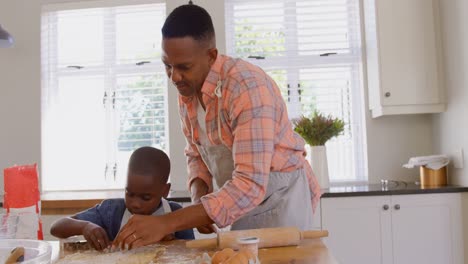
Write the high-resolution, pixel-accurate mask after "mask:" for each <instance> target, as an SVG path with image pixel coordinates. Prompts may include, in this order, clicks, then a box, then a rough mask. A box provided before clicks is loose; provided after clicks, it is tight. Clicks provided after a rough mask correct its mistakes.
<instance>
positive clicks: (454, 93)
mask: <svg viewBox="0 0 468 264" xmlns="http://www.w3.org/2000/svg"><path fill="white" fill-rule="evenodd" d="M440 7H441V25H442V40H443V43H442V44H443V57H444V59H445V65H444V66H445V67H444V68H445V76H446V78H445V88H446V97H447V102H448V105H447V111H446V112H445V113H442V114H438V115H434V117H433V120H434V121H433V123H434V124H433V129H434V142H435V145H434V148H435V150H436V151H439V152H441V153H447V154H451V155H453V153H454V151H456V150H457V149H459V148H463V150H464V153H465V158H464V160H463V163H464V168H463V169H455V168H454V167H453V165H451V166H450V168H449V177H450V178H451V179H450V180H451V182H453V183H455V184H460V185H468V168H467V167H466V166H468V163H467V158H466V155H468V116H467V115H468V27H467V25H468V1H466V0H450V1H441V5H440ZM467 206H468V194H467V193H464V194H463V202H462V208H463V220H462V223H467V221H468V207H467ZM463 236H464V240H465V243H464V245H465V249H464V252H465V259H468V243H467V242H468V228H467V226H466V225H465V224H464V225H463Z"/></svg>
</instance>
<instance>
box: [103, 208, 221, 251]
mask: <svg viewBox="0 0 468 264" xmlns="http://www.w3.org/2000/svg"><path fill="white" fill-rule="evenodd" d="M212 223H213V220H211V219H210V217H209V216H208V214H207V213H206V211H205V209H204V208H203V205H202V204H194V205H191V206H188V207H185V208H182V209H180V210H177V211H175V212H171V213H168V214H165V215H162V216H151V215H133V216H132V217H130V219H129V221H128V222H127V224H125V226H124V227H123V228H122V229H121V230H120V232H119V234H118V235H117V237H116V238H115V240H114V242H113V243H112V247H113V248H119V247H120V248H121V249H125V248H130V249H131V248H136V247H141V246H145V245H149V244H154V243H157V242H159V241H161V240H162V239H163V238H164V237H165V236H166V235H168V234H171V233H174V232H176V231H180V230H185V229H189V228H194V227H197V226H206V225H209V224H212Z"/></svg>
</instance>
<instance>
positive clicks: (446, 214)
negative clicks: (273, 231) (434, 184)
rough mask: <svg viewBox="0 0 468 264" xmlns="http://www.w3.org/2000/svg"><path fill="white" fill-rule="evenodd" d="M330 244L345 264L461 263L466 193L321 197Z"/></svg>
mask: <svg viewBox="0 0 468 264" xmlns="http://www.w3.org/2000/svg"><path fill="white" fill-rule="evenodd" d="M321 205H322V207H321V209H322V227H323V229H326V230H328V231H329V237H328V238H326V239H324V241H325V244H326V245H327V246H328V248H329V249H330V250H331V252H333V255H334V256H335V257H336V258H337V260H338V261H339V262H340V263H350V264H352V263H359V264H362V263H369V264H371V263H372V264H377V263H381V264H390V263H393V264H410V263H425V264H431V263H434V264H436V263H437V264H440V263H445V264H451V263H453V264H455V263H456V264H461V263H463V238H462V234H461V233H462V225H461V195H460V194H459V193H450V194H416V195H393V196H361V197H341V198H322V204H321Z"/></svg>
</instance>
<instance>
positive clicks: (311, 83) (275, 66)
mask: <svg viewBox="0 0 468 264" xmlns="http://www.w3.org/2000/svg"><path fill="white" fill-rule="evenodd" d="M358 2H359V1H357V0H296V1H294V0H271V1H260V0H226V36H227V37H226V38H227V39H226V42H227V51H228V54H229V55H231V56H234V57H241V58H244V59H246V60H248V61H250V62H252V63H254V64H257V65H259V66H260V67H261V68H263V69H264V70H265V71H266V72H267V73H268V74H270V75H271V76H272V77H273V79H274V80H275V81H276V82H277V84H278V86H279V87H280V89H281V92H282V94H283V96H284V98H285V101H286V102H287V105H288V112H289V115H290V118H296V117H299V116H300V115H302V114H304V115H310V114H311V113H312V112H313V111H314V110H319V111H321V112H323V113H325V114H331V115H333V116H335V117H339V118H342V119H343V120H344V121H345V123H346V128H345V132H344V133H343V135H342V136H339V137H337V138H335V139H332V140H330V141H329V142H327V144H326V145H327V156H328V162H329V174H330V181H331V182H332V183H333V182H334V183H338V182H347V181H365V180H367V167H366V166H367V163H366V154H365V141H364V129H363V128H364V125H363V106H364V104H363V102H362V91H361V90H362V89H361V71H360V70H361V66H362V65H361V60H362V59H361V44H360V43H361V40H360V26H359V25H360V23H359V6H358Z"/></svg>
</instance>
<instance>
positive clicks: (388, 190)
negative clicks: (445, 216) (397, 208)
mask: <svg viewBox="0 0 468 264" xmlns="http://www.w3.org/2000/svg"><path fill="white" fill-rule="evenodd" d="M322 192H323V194H322V198H327V197H348V196H376V195H403V194H424V193H453V192H468V187H465V186H456V185H447V186H440V187H422V186H421V185H419V184H415V183H409V182H403V181H388V183H387V184H365V185H359V186H339V187H330V188H328V189H322Z"/></svg>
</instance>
